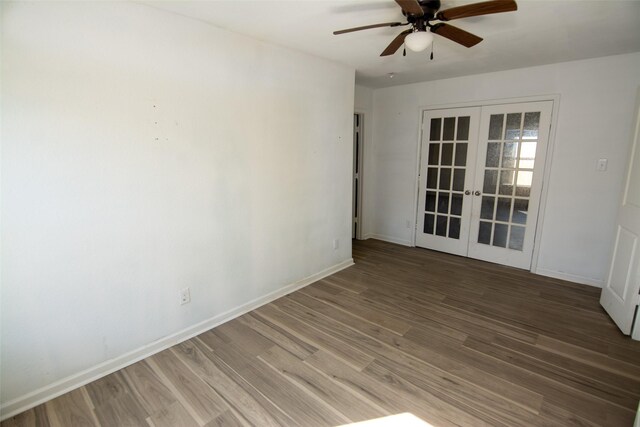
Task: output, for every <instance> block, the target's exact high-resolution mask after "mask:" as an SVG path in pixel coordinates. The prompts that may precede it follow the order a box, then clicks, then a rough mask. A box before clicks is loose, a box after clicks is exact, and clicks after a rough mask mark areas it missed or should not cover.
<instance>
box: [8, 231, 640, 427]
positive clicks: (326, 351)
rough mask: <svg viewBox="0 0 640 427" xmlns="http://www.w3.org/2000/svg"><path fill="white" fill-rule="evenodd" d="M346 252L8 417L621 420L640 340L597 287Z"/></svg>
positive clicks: (638, 392) (46, 420)
mask: <svg viewBox="0 0 640 427" xmlns="http://www.w3.org/2000/svg"><path fill="white" fill-rule="evenodd" d="M353 252H354V258H355V260H356V265H355V266H353V267H350V268H348V269H346V270H343V271H341V272H339V273H337V274H334V275H333V276H330V277H328V278H326V279H324V280H320V281H318V282H316V283H314V284H313V285H310V286H308V287H306V288H304V289H301V290H299V291H297V292H294V293H292V294H290V295H288V296H286V297H284V298H280V299H279V300H277V301H274V302H273V303H271V304H267V305H265V306H263V307H261V308H259V309H257V310H254V311H253V312H251V313H248V314H246V315H244V316H241V317H239V318H237V319H235V320H233V321H230V322H228V323H226V324H224V325H221V326H219V327H217V328H215V329H212V330H210V331H208V332H205V333H203V334H201V335H200V336H198V337H196V338H193V339H191V340H188V341H186V342H184V343H182V344H180V345H177V346H174V347H172V348H170V349H168V350H165V351H163V352H161V353H159V354H156V355H154V356H152V357H149V358H147V359H145V360H143V361H141V362H138V363H136V364H134V365H131V366H129V367H127V368H125V369H122V370H121V371H118V372H116V373H113V374H111V375H109V376H107V377H105V378H102V379H100V380H98V381H95V382H93V383H91V384H88V385H87V386H85V387H81V388H80V389H77V390H75V391H72V392H70V393H67V394H65V395H63V396H61V397H58V398H57V399H54V400H52V401H49V402H47V403H45V404H43V405H40V406H38V407H36V408H34V409H31V410H29V411H27V412H25V413H23V414H20V415H18V416H16V417H13V418H11V419H8V420H6V421H5V422H3V423H2V427H9V426H33V425H38V426H40V425H42V426H46V425H52V426H83V425H103V426H126V425H154V426H192V425H193V426H208V427H212V426H233V425H255V426H277V425H288V426H335V425H340V424H345V423H350V422H356V421H362V420H367V419H372V418H378V417H382V416H385V415H390V414H398V413H403V412H410V413H412V414H414V415H416V416H418V417H420V418H421V419H423V420H424V421H426V422H428V423H430V424H432V425H433V426H454V425H460V426H485V425H491V426H529V425H542V426H559V425H574V426H577V425H580V426H596V425H606V426H630V425H632V424H633V420H634V417H635V411H636V408H637V405H638V399H639V398H640V342H635V341H632V340H630V339H629V338H628V337H625V336H623V335H622V334H621V333H620V332H619V331H618V329H617V328H616V327H615V325H614V324H613V322H612V321H611V320H610V319H609V318H608V317H607V315H606V314H605V313H604V311H603V310H602V309H601V308H600V306H599V304H598V298H599V293H600V290H599V289H597V288H592V287H588V286H581V285H576V284H572V283H568V282H563V281H559V280H554V279H549V278H545V277H541V276H535V275H532V274H530V273H527V272H523V271H520V270H515V269H511V268H507V267H501V266H496V265H492V264H487V263H483V262H480V261H475V260H469V259H465V258H460V257H456V256H451V255H446V254H441V253H437V252H431V251H427V250H423V249H415V248H406V247H402V246H397V245H393V244H389V243H384V242H380V241H375V240H368V241H364V242H356V243H355V245H354V249H353Z"/></svg>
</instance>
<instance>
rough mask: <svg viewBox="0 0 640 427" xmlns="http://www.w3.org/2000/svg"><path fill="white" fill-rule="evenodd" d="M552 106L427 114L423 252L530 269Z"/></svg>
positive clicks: (419, 241) (420, 232)
mask: <svg viewBox="0 0 640 427" xmlns="http://www.w3.org/2000/svg"><path fill="white" fill-rule="evenodd" d="M552 106H553V103H552V102H551V101H543V102H530V103H519V104H506V105H494V106H485V107H474V108H456V109H446V110H431V111H425V112H424V115H423V133H422V152H421V162H420V165H421V166H420V184H419V185H420V193H419V197H418V230H417V234H416V246H421V247H425V248H429V249H435V250H439V251H444V252H449V253H453V254H456V255H463V256H469V257H472V258H477V259H482V260H485V261H490V262H496V263H500V264H505V265H511V266H514V267H519V268H525V269H529V268H530V267H531V257H532V254H533V243H534V237H535V230H536V221H537V212H538V207H539V203H540V195H541V190H542V175H543V171H544V160H545V156H546V151H547V143H548V138H549V127H550V123H551V109H552Z"/></svg>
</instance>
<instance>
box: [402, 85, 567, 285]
mask: <svg viewBox="0 0 640 427" xmlns="http://www.w3.org/2000/svg"><path fill="white" fill-rule="evenodd" d="M536 101H552V102H553V107H552V110H551V128H550V129H549V142H548V145H547V154H546V158H545V166H544V174H543V176H542V192H541V194H540V205H539V207H538V213H537V215H538V216H537V225H536V232H535V238H534V241H533V242H534V243H533V255H532V257H531V269H530V270H529V271H531V272H532V273H537V270H538V258H539V256H540V240H541V237H542V229H543V225H544V212H545V210H546V206H547V195H548V192H549V178H550V176H551V166H552V163H553V153H554V150H555V141H556V128H557V124H558V111H559V110H560V94H549V95H536V96H526V97H518V98H501V99H487V100H478V101H468V102H456V103H451V104H432V105H423V106H420V107H418V123H420V127H419V132H418V143H417V150H416V164H415V170H414V176H415V179H414V184H413V194H414V198H413V213H414V218H413V223H414V224H417V223H418V192H419V191H420V182H419V175H420V153H421V152H422V132H423V131H424V129H423V123H422V117H423V114H424V112H425V111H426V110H440V109H447V108H465V107H483V106H490V105H499V104H517V103H524V102H536ZM416 235H417V228H416V227H413V231H412V239H411V242H412V243H413V246H415V245H416Z"/></svg>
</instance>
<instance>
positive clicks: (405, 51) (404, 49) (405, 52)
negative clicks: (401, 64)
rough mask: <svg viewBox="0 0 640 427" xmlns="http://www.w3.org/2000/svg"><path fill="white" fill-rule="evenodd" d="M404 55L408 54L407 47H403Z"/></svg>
mask: <svg viewBox="0 0 640 427" xmlns="http://www.w3.org/2000/svg"><path fill="white" fill-rule="evenodd" d="M402 56H407V48H406V47H405V48H403V49H402Z"/></svg>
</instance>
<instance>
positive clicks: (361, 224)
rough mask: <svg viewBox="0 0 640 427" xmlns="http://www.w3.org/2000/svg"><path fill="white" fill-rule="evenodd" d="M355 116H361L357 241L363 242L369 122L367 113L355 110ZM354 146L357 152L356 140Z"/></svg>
mask: <svg viewBox="0 0 640 427" xmlns="http://www.w3.org/2000/svg"><path fill="white" fill-rule="evenodd" d="M353 114H354V116H355V115H356V114H357V115H359V116H360V124H359V131H360V152H359V158H358V163H359V164H358V195H357V199H358V200H357V203H358V208H359V210H358V227H357V228H356V237H355V238H356V239H357V240H363V239H366V238H367V237H366V235H365V233H364V219H363V218H364V205H363V200H364V194H363V193H364V179H363V178H364V175H365V172H364V169H365V152H366V150H365V138H366V135H367V133H368V132H366V129H365V127H366V126H367V120H366V117H365V115H366V113H365V112H362V111H359V110H355V111H354V112H353ZM353 127H354V131H355V123H354V125H353ZM353 146H354V151H355V140H354V141H353ZM354 164H355V159H354ZM352 187H353V179H352ZM352 200H355V196H354V195H352Z"/></svg>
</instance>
